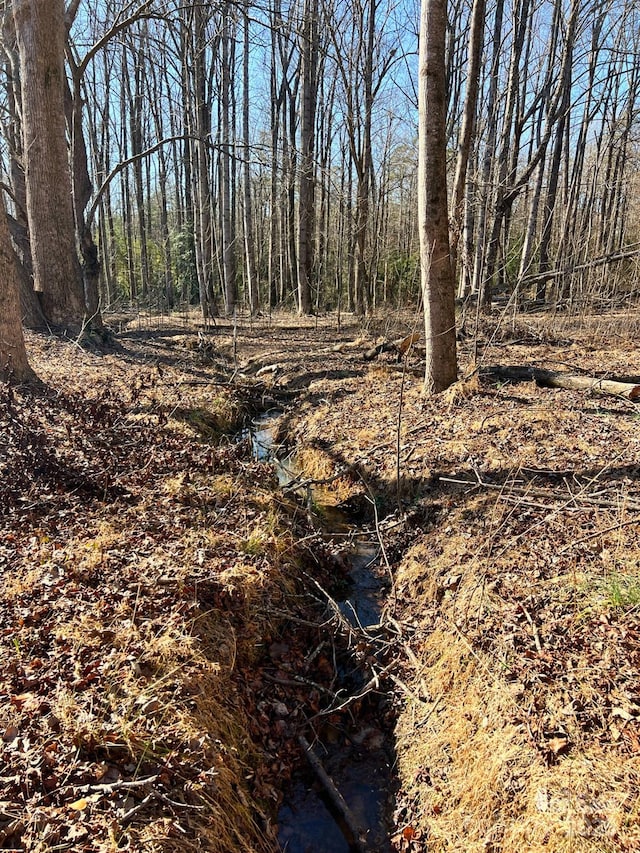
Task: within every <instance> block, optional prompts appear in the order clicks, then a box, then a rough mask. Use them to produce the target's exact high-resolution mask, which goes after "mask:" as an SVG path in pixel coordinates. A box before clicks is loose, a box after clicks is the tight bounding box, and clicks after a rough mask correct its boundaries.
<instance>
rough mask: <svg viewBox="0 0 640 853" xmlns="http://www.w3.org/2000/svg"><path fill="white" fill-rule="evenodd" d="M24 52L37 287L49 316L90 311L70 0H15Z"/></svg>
mask: <svg viewBox="0 0 640 853" xmlns="http://www.w3.org/2000/svg"><path fill="white" fill-rule="evenodd" d="M13 14H14V20H15V26H16V35H17V42H18V52H19V55H20V73H21V94H22V120H23V135H24V152H25V159H26V190H27V214H28V219H29V235H30V240H31V251H32V255H33V275H34V287H35V290H36V291H38V292H40V293H41V294H42V296H41V301H42V305H43V309H44V313H45V315H46V317H47V319H48V320H49V321H50V322H51V323H54V324H58V325H71V326H78V325H79V324H80V323H81V321H82V318H83V315H84V310H85V308H84V293H83V285H82V271H81V269H80V262H79V260H78V255H77V251H76V238H75V224H74V218H73V206H72V186H71V172H70V169H69V155H68V150H67V135H66V126H65V110H64V91H65V74H64V47H65V38H66V32H65V26H64V2H63V0H47V2H46V3H45V2H39V3H34V2H32V0H14V4H13Z"/></svg>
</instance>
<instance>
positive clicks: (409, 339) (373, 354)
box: [364, 332, 420, 361]
mask: <svg viewBox="0 0 640 853" xmlns="http://www.w3.org/2000/svg"><path fill="white" fill-rule="evenodd" d="M419 340H420V333H419V332H412V334H410V335H407V336H406V337H404V338H397V339H396V340H395V341H387V340H384V341H382V342H381V343H379V344H376V346H374V347H371V349H368V350H367V351H366V352H365V354H364V360H365V361H373V360H374V359H375V358H377V357H378V356H379V355H381V354H382V353H383V352H397V353H398V355H399V356H400V355H405V354H406V353H407V352H408V351H409V349H410V347H412V346H413V345H414V344H415V343H417V342H418V341H419Z"/></svg>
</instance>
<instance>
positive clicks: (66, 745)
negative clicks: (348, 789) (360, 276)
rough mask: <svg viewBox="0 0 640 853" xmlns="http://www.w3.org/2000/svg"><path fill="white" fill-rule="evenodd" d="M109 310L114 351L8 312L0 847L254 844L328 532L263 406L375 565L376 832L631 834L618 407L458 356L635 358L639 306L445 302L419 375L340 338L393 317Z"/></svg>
mask: <svg viewBox="0 0 640 853" xmlns="http://www.w3.org/2000/svg"><path fill="white" fill-rule="evenodd" d="M108 319H109V318H108ZM110 319H111V321H112V323H113V326H114V329H115V331H116V342H115V345H114V347H113V349H111V350H109V351H100V352H98V351H92V350H86V349H82V348H81V347H79V346H78V345H77V344H75V343H74V342H69V341H63V340H60V339H57V338H53V337H44V336H41V335H33V334H29V336H28V348H29V353H30V357H31V361H32V364H33V366H34V367H35V369H36V371H37V373H38V375H39V376H40V378H41V379H42V381H43V385H42V386H40V387H37V388H34V389H28V388H23V387H18V388H16V387H13V388H11V387H3V388H0V472H1V474H2V479H1V481H0V508H1V514H0V572H2V585H1V592H0V596H1V597H2V602H1V607H0V661H1V666H0V697H1V702H0V737H1V738H2V741H1V742H0V753H1V756H2V757H1V759H0V849H12V850H27V851H38V853H41V852H42V853H44V851H53V850H78V851H107V850H116V849H121V850H122V849H130V850H149V851H151V850H174V851H189V850H211V851H236V850H238V851H240V850H246V851H268V850H274V849H277V825H276V821H277V810H278V806H279V804H280V802H281V800H282V796H283V789H284V787H285V786H286V780H287V779H288V778H289V777H290V776H291V774H292V772H293V769H294V767H295V766H296V764H298V763H299V762H300V760H301V758H300V752H301V741H300V739H299V735H300V734H305V736H306V737H307V739H308V740H312V737H313V735H314V734H315V733H316V732H317V730H318V729H319V728H320V724H319V723H318V720H320V719H322V715H323V713H324V711H325V710H326V707H327V704H329V706H330V700H333V699H335V698H336V697H335V693H333V688H334V685H335V679H336V671H335V670H336V660H335V652H332V649H333V648H334V646H335V644H339V643H342V644H343V645H348V638H347V639H345V638H344V637H342V639H340V637H339V634H340V631H341V626H340V624H339V620H338V624H336V622H335V621H334V622H332V621H331V620H330V619H329V618H328V617H327V616H326V613H324V611H323V610H322V607H323V606H325V607H326V606H327V604H328V603H329V604H330V603H331V599H330V597H327V600H326V601H324V602H322V601H319V595H318V590H323V591H324V590H331V589H332V583H333V580H334V579H335V578H336V577H339V576H341V575H344V572H345V565H346V564H347V563H348V553H347V551H348V548H346V547H345V548H342V549H341V548H338V547H337V546H336V545H335V543H333V542H327V541H326V538H325V537H323V536H322V535H321V531H319V530H318V529H317V528H318V523H317V522H318V519H317V518H315V519H314V518H313V508H311V507H309V506H308V505H307V504H306V503H305V502H301V501H300V500H298V499H296V498H295V496H292V495H291V494H286V493H283V491H282V490H281V489H279V488H278V484H277V480H276V477H275V475H274V473H273V469H272V467H271V466H270V465H269V464H268V463H266V462H260V461H256V460H255V459H254V458H253V453H252V448H251V443H250V441H249V440H245V439H243V434H242V432H241V430H242V425H243V423H245V422H246V420H247V419H248V418H250V417H251V416H252V415H255V414H257V413H259V412H260V411H264V410H267V409H270V408H273V407H274V406H277V407H278V409H279V410H280V411H281V412H282V414H281V415H280V417H279V418H278V420H277V429H278V434H279V436H280V438H281V439H282V440H286V441H287V442H288V443H289V444H290V445H292V446H295V447H296V448H297V458H298V465H299V466H300V467H301V469H302V471H303V472H304V476H305V477H306V478H307V480H317V481H324V482H323V485H322V489H323V501H325V502H326V501H327V500H329V501H333V502H334V503H335V504H337V505H340V506H341V507H342V508H343V510H346V511H349V512H350V513H351V515H352V517H353V519H354V520H355V519H360V522H361V524H362V525H363V526H368V527H369V528H371V529H372V531H373V533H374V535H375V536H376V537H377V540H378V541H379V544H380V549H379V550H380V559H381V561H382V562H383V563H384V565H385V571H388V575H389V584H388V586H389V590H388V598H387V603H386V606H385V609H384V612H383V614H382V616H381V619H380V625H379V626H378V627H379V635H378V637H377V638H376V640H377V641H378V646H377V647H376V648H375V649H369V648H368V649H365V650H364V652H362V649H360V654H361V657H362V665H363V668H364V670H365V680H366V679H367V678H368V679H369V681H368V682H367V683H368V684H369V686H370V691H371V693H373V694H377V695H380V694H383V695H384V697H385V699H384V701H385V702H386V703H387V704H386V706H385V707H387V708H392V709H393V710H392V712H391V711H390V712H389V713H388V717H387V721H386V722H387V724H388V725H389V726H392V727H393V736H394V753H395V757H394V771H395V773H396V774H397V785H396V788H397V790H396V792H395V811H394V814H393V821H394V825H393V827H391V828H390V831H389V835H390V837H391V844H392V846H393V849H395V850H403V851H421V850H428V851H434V853H435V851H465V853H476V851H478V853H479V851H485V853H488V851H493V853H516V851H518V853H520V851H522V850H528V851H548V853H562V851H585V853H591V851H593V853H595V851H610V852H611V853H613V851H629V853H630V851H635V850H638V849H640V685H639V680H638V673H639V669H640V541H639V539H638V525H639V524H640V435H639V432H638V425H639V421H638V411H637V406H636V404H635V403H633V402H631V401H630V400H628V399H625V398H623V397H619V396H603V395H602V394H599V393H597V391H596V390H595V389H593V390H587V391H584V390H583V391H571V390H559V389H549V388H541V387H538V386H536V385H535V384H534V383H533V382H523V383H517V384H512V383H505V382H496V381H495V380H494V379H491V378H490V377H489V376H488V375H487V374H485V373H483V372H482V371H480V372H479V373H478V372H475V371H474V368H473V367H472V363H473V359H474V356H478V355H479V356H480V359H481V362H480V363H481V365H484V366H488V365H494V364H500V365H526V366H535V367H544V368H550V369H552V370H560V371H561V370H565V369H566V370H571V371H572V372H579V373H584V374H586V375H591V376H599V377H603V376H606V377H612V376H615V377H619V376H624V377H632V378H633V377H636V379H634V380H633V381H640V380H638V379H637V377H639V376H640V350H639V349H638V347H637V335H638V330H639V327H640V314H631V315H630V314H629V313H626V314H619V315H614V314H612V315H608V316H607V315H603V316H597V317H587V316H581V317H574V318H571V317H565V316H562V315H558V316H556V317H549V316H547V315H544V314H539V315H528V316H519V317H515V318H513V317H509V318H502V320H500V321H498V320H496V319H491V320H482V321H481V322H480V324H479V327H478V329H477V330H473V329H470V327H471V326H473V320H472V321H468V322H467V323H466V324H465V325H466V327H467V329H466V334H467V335H468V337H466V336H465V334H461V335H460V341H459V361H460V369H461V376H462V377H463V378H462V379H461V381H460V382H459V383H458V385H456V386H454V387H453V388H452V389H450V391H449V392H447V393H445V394H442V395H439V396H437V397H434V398H426V397H424V396H423V394H422V370H423V367H422V363H421V360H420V357H419V352H417V351H414V350H409V352H408V353H407V354H406V356H405V357H404V358H401V359H400V360H398V358H397V357H396V356H394V354H393V353H384V354H382V355H380V357H379V358H377V359H376V360H375V361H372V362H366V361H364V359H363V353H364V352H365V351H366V350H367V348H369V347H370V346H371V345H372V344H374V343H376V342H377V341H378V340H380V338H381V337H382V336H384V337H386V338H389V339H395V338H400V337H404V336H405V335H407V334H410V333H412V332H413V331H415V330H416V329H417V330H418V331H420V322H421V321H420V320H419V319H417V318H414V317H410V316H407V315H395V314H389V315H387V317H386V319H385V320H384V321H382V320H378V321H370V322H369V323H367V324H358V323H356V322H355V321H354V320H353V318H347V320H346V321H344V322H343V323H342V324H340V325H338V323H337V320H336V318H335V317H331V316H330V317H326V318H319V319H318V320H317V321H316V320H314V319H310V320H300V319H298V318H293V317H291V316H277V317H274V318H269V319H267V318H263V319H260V320H258V321H255V322H253V323H250V322H249V321H248V320H243V321H242V322H241V323H239V324H238V326H237V327H235V328H234V327H233V326H231V325H230V324H225V323H218V324H217V326H215V327H214V328H213V329H211V330H207V331H203V330H200V331H198V329H197V328H196V326H195V322H194V318H193V317H182V318H177V319H172V320H168V319H166V318H164V319H162V318H149V317H142V316H140V315H139V316H138V317H136V318H135V319H134V320H130V318H126V317H122V318H115V317H114V318H110ZM471 332H473V334H471ZM320 598H321V596H320ZM342 627H344V626H342ZM343 633H344V631H343ZM380 637H382V640H380ZM381 649H382V651H381ZM356 653H358V650H357V649H356ZM327 697H329V699H327ZM347 704H348V703H347ZM345 713H349V714H351V715H354V714H356V713H360V714H361V715H362V717H363V718H362V719H361V721H360V725H361V726H362V730H363V731H373V730H374V729H375V726H376V725H378V721H376V722H372V720H369V719H367V718H366V715H367V714H372V711H371V708H370V706H368V705H367V704H366V702H364V701H361V700H358V701H357V702H354V703H352V704H350V706H349V707H348V709H347V710H346V711H345ZM329 719H330V721H331V724H332V726H333V728H334V730H335V731H340V713H338V712H335V713H333V714H332V715H330V717H329ZM309 720H311V721H312V723H313V721H314V720H315V721H316V722H315V723H314V724H312V725H311V726H310V725H309ZM368 724H370V725H368ZM369 740H370V741H371V740H375V738H369ZM362 748H363V749H366V748H367V739H366V738H363V742H362ZM318 849H321V848H318ZM364 849H372V850H373V849H375V848H371V847H370V848H367V847H366V843H365V845H364Z"/></svg>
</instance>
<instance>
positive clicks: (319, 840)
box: [245, 411, 394, 853]
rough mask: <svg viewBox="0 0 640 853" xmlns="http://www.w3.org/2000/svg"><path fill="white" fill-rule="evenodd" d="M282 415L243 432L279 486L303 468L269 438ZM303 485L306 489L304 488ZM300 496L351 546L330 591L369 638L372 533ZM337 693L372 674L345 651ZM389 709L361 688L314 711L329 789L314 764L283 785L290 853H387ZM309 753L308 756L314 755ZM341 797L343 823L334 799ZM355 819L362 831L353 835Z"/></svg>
mask: <svg viewBox="0 0 640 853" xmlns="http://www.w3.org/2000/svg"><path fill="white" fill-rule="evenodd" d="M280 414H281V413H280V412H278V411H272V412H269V413H267V414H266V415H263V416H262V417H260V418H258V419H256V420H254V421H253V422H252V424H251V426H250V428H249V430H248V431H247V432H245V437H247V435H248V437H250V439H251V443H252V449H253V454H254V456H255V457H256V458H258V459H260V460H262V461H270V462H272V463H273V464H274V466H275V468H276V471H277V474H278V479H279V482H280V485H281V487H283V488H285V487H287V486H288V485H289V484H291V483H292V481H293V482H294V483H295V480H296V478H298V477H299V476H300V473H301V472H299V471H298V470H297V468H296V460H295V452H294V453H286V452H285V450H284V449H283V448H282V447H279V446H278V445H276V444H275V442H274V429H273V427H274V422H275V419H276V418H277V417H278V416H279V415H280ZM307 489H308V487H307ZM301 497H302V498H303V499H304V500H306V501H307V503H308V504H309V505H311V504H313V505H314V507H315V509H316V511H317V515H318V516H319V517H320V518H321V519H322V534H323V537H324V538H325V539H326V540H327V541H328V542H332V540H333V538H334V537H335V538H339V541H341V542H343V541H344V540H345V539H346V540H348V541H350V542H351V543H352V547H351V548H350V549H349V552H348V554H347V556H346V557H345V558H344V559H345V564H346V570H347V574H346V582H343V583H342V585H341V588H340V592H336V591H331V595H332V596H334V598H335V601H336V603H337V604H338V607H339V610H340V613H341V614H342V617H343V618H344V620H345V622H347V623H349V624H350V625H351V626H352V627H353V629H354V631H357V632H361V633H362V635H363V636H365V635H367V634H368V632H369V631H370V632H371V635H372V636H373V635H374V634H375V631H376V626H378V624H379V622H380V618H381V613H382V608H383V605H384V601H385V597H386V588H387V585H388V584H387V581H388V577H387V574H386V570H385V569H384V567H383V566H381V564H380V559H379V547H378V543H377V541H376V540H375V535H374V534H373V533H372V532H371V531H369V530H367V529H366V528H365V527H364V526H362V525H360V526H359V525H357V524H356V523H355V522H354V520H353V519H351V518H349V516H348V515H346V514H345V513H344V512H342V511H340V509H338V508H336V507H334V506H332V505H326V504H322V503H321V501H322V499H323V498H324V499H325V500H326V498H325V497H324V496H323V495H321V494H311V493H309V492H308V491H305V493H304V494H303V495H301ZM337 663H338V669H337V672H338V681H339V683H338V685H337V686H336V687H335V688H334V689H335V690H336V692H337V693H340V694H341V695H342V694H344V695H345V696H347V695H353V694H356V693H358V692H359V691H361V690H362V689H363V688H364V686H365V683H366V681H367V679H368V677H369V676H366V675H365V674H364V672H363V668H362V666H361V663H359V662H358V661H357V660H356V657H355V656H354V655H353V654H352V653H351V652H350V651H349V650H348V649H345V650H343V651H342V652H341V653H340V655H339V659H338V661H337ZM392 718H393V711H392V708H391V703H390V700H389V697H388V696H387V695H386V694H385V693H384V692H379V691H378V690H372V691H370V692H366V695H364V696H363V698H362V700H359V701H358V702H356V703H354V704H353V705H352V706H351V707H350V709H349V711H347V712H344V713H342V714H332V715H329V716H326V717H323V716H319V718H318V719H317V720H316V721H315V723H314V724H313V725H309V726H308V727H307V734H306V737H307V738H308V740H309V744H308V748H310V749H312V750H313V753H314V756H315V757H316V758H317V759H318V760H319V763H320V764H321V767H322V769H323V770H324V771H326V774H327V775H328V777H329V778H330V785H331V786H333V788H334V794H332V793H331V790H328V789H327V787H326V786H325V785H323V784H322V782H321V779H320V778H319V775H318V773H317V772H314V770H313V769H312V767H311V765H310V764H309V763H307V762H302V764H301V766H300V767H299V768H298V769H297V770H296V771H295V772H294V774H293V777H292V779H291V780H290V781H289V782H288V783H287V785H286V786H285V788H284V800H283V802H282V804H281V806H280V810H279V812H278V841H279V844H280V846H281V849H282V850H283V851H287V853H350V851H354V850H359V851H362V850H367V851H371V853H390V851H391V850H392V847H391V843H390V841H389V835H390V825H391V819H390V818H391V814H392V812H393V805H394V804H393V764H394V752H393V738H392V736H391V733H390V728H391V725H392ZM312 758H313V756H312ZM340 799H342V800H343V801H344V803H345V804H346V807H347V812H348V815H349V817H350V819H351V818H353V821H352V822H351V826H350V825H349V824H350V820H345V818H344V816H343V814H342V813H341V810H340V808H338V807H337V806H336V800H340ZM353 823H355V824H356V826H357V827H358V828H359V829H360V830H361V831H360V837H359V838H356V837H354V831H353Z"/></svg>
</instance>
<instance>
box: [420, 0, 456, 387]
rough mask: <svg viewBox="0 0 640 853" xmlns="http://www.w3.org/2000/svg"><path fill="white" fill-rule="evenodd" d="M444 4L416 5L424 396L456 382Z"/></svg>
mask: <svg viewBox="0 0 640 853" xmlns="http://www.w3.org/2000/svg"><path fill="white" fill-rule="evenodd" d="M446 28H447V0H422V8H421V14H420V58H419V86H418V221H419V231H420V262H421V269H422V292H423V299H424V323H425V336H426V365H425V390H426V391H427V392H428V393H434V392H438V391H443V390H445V389H446V388H448V387H449V385H451V384H452V383H453V382H455V381H456V378H457V359H456V327H455V303H454V281H453V271H452V268H451V255H450V250H449V221H448V211H447V139H446V111H447V92H446V77H445V39H446Z"/></svg>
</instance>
